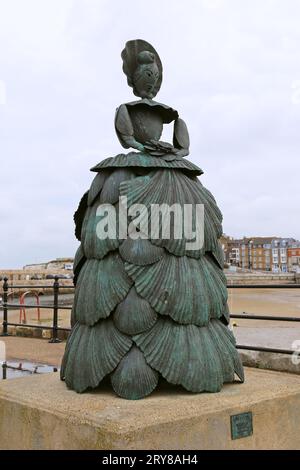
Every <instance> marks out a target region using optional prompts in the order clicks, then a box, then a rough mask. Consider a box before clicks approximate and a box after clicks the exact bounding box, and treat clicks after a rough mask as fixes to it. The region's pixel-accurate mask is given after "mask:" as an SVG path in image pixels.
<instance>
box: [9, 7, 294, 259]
mask: <svg viewBox="0 0 300 470" xmlns="http://www.w3.org/2000/svg"><path fill="white" fill-rule="evenodd" d="M299 22H300V2H299V0H249V1H248V0H243V1H241V0H185V1H182V0H151V1H150V2H149V1H145V0H126V1H121V0H0V158H1V166H0V174H1V182H0V197H1V199H0V268H13V267H22V266H23V265H24V264H27V263H36V262H40V261H45V260H49V259H52V258H56V257H63V256H72V255H73V254H74V251H75V249H76V247H77V242H76V240H75V237H74V234H73V220H72V217H73V212H74V210H75V209H76V207H77V204H78V201H79V199H80V197H81V195H82V193H83V192H84V191H85V190H86V189H87V188H88V187H89V184H90V182H91V179H92V177H93V174H92V173H90V172H89V168H90V167H92V166H93V165H95V164H96V163H98V162H100V161H101V160H103V159H104V158H106V157H109V156H114V155H116V154H118V153H121V152H123V151H124V150H123V149H122V148H121V146H120V144H119V142H118V140H117V137H116V136H115V133H114V123H113V120H114V112H115V108H116V107H117V106H118V105H119V104H121V103H124V102H127V101H131V100H133V99H135V98H134V97H133V95H132V92H131V89H130V88H129V87H128V86H127V84H126V77H125V75H124V74H123V72H122V63H121V59H120V52H121V50H122V48H123V46H124V43H125V42H126V40H129V39H135V38H142V39H145V40H147V41H149V42H151V43H152V44H153V45H154V47H155V48H156V49H157V50H158V52H159V54H160V56H161V59H162V62H163V66H164V81H163V85H162V88H161V91H160V93H159V94H158V96H157V98H156V99H157V100H158V101H161V102H163V103H166V104H168V105H171V106H173V107H175V108H176V109H178V111H179V113H180V115H181V116H182V117H183V118H184V119H185V121H186V123H187V125H188V128H189V131H190V138H191V153H190V156H189V158H190V159H191V160H192V161H193V162H194V163H196V164H198V165H199V166H200V167H201V168H202V169H203V170H204V172H205V174H204V175H203V176H202V182H203V183H204V185H205V186H206V187H208V188H209V189H210V190H211V191H212V192H213V194H214V195H215V197H216V199H217V201H218V204H219V206H220V208H221V209H222V211H223V215H224V232H225V233H227V234H229V235H232V236H236V237H240V236H243V235H249V236H253V235H261V236H263V235H277V236H285V237H287V236H288V237H295V238H300V216H299V202H300V184H299V181H300V163H299V161H300V27H299V24H300V23H299ZM166 137H168V134H167V135H166V136H165V138H166Z"/></svg>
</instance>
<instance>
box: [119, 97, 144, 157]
mask: <svg viewBox="0 0 300 470" xmlns="http://www.w3.org/2000/svg"><path fill="white" fill-rule="evenodd" d="M115 128H116V132H117V135H118V138H119V140H120V143H121V145H122V146H123V147H124V148H126V149H128V148H130V147H132V148H134V149H137V150H139V151H140V152H143V151H144V146H143V144H141V143H140V142H138V141H137V140H135V138H134V132H133V126H132V122H131V118H130V115H129V112H128V109H127V106H126V105H125V104H122V105H121V106H120V107H119V108H117V110H116V116H115Z"/></svg>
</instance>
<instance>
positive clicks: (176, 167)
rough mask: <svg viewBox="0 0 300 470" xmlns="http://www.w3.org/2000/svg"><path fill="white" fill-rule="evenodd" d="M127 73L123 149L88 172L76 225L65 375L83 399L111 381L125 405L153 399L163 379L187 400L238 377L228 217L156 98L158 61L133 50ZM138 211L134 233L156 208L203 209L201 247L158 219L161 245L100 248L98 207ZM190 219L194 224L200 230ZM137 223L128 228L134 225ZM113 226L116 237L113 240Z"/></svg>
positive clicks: (119, 119) (120, 123)
mask: <svg viewBox="0 0 300 470" xmlns="http://www.w3.org/2000/svg"><path fill="white" fill-rule="evenodd" d="M122 58H123V70H124V72H125V74H126V76H127V80H128V84H129V85H130V86H131V87H132V88H133V91H134V93H135V94H136V95H137V96H139V97H141V98H142V99H141V100H139V101H135V102H132V103H127V104H123V105H121V106H120V107H119V108H118V110H117V113H116V118H115V128H116V132H117V136H118V138H119V140H120V143H121V144H122V146H123V147H125V148H133V149H135V150H137V151H138V153H136V152H130V153H128V154H127V155H126V154H120V155H117V156H116V157H111V158H108V159H106V160H104V161H103V162H101V163H99V164H98V165H96V166H95V167H93V168H92V171H95V172H97V175H96V176H95V178H94V180H93V182H92V184H91V187H90V189H89V191H88V192H86V193H85V194H84V196H83V198H82V199H81V201H80V204H79V207H78V210H77V211H76V213H75V216H74V220H75V225H76V230H75V234H76V236H77V238H78V239H79V240H80V241H81V245H80V247H79V249H78V251H77V253H76V257H75V262H74V273H75V280H76V283H77V284H76V291H75V302H74V309H73V312H72V322H73V325H74V326H73V330H72V333H71V335H70V337H69V340H68V343H67V346H66V351H65V355H64V359H63V364H62V371H61V378H62V379H63V380H65V381H66V384H67V386H68V387H69V388H71V389H74V390H76V391H77V392H84V391H85V390H88V389H90V388H96V387H99V386H100V388H101V381H102V380H103V379H107V378H109V379H110V380H111V384H112V387H113V389H114V391H115V392H116V393H117V394H118V395H119V396H121V397H124V398H128V399H132V400H136V399H139V398H143V397H144V396H147V395H149V394H150V393H151V392H152V391H153V390H154V389H155V388H156V386H157V384H158V383H159V379H160V377H163V378H164V379H166V380H167V381H168V382H170V383H171V384H177V385H182V386H183V387H184V388H185V389H186V390H189V391H191V392H203V391H207V392H218V391H219V390H220V389H221V387H222V385H223V383H225V382H233V381H234V376H235V374H237V375H238V377H239V378H240V380H241V381H243V380H244V376H243V368H242V365H241V361H240V359H239V356H238V353H237V350H236V348H235V340H234V337H233V334H232V333H231V331H229V329H228V327H227V324H228V307H227V289H226V279H225V276H224V274H223V271H222V268H223V256H222V249H221V246H220V243H219V241H218V239H219V238H220V236H221V235H222V214H221V212H220V210H219V208H218V206H217V203H216V201H215V199H214V197H213V196H212V194H211V193H210V192H209V191H208V190H207V189H206V188H204V186H203V185H202V184H201V183H200V181H199V180H198V179H197V176H199V175H201V174H202V170H201V169H200V168H198V167H197V166H196V165H194V164H193V163H191V162H189V161H187V160H186V159H185V158H184V157H186V156H187V155H188V154H189V136H188V130H187V126H186V124H185V123H184V121H183V120H182V119H181V118H179V115H178V112H177V111H176V110H174V109H173V108H171V107H169V106H167V105H164V104H161V103H157V102H154V101H153V98H154V96H155V95H156V93H157V92H158V90H159V88H160V85H161V80H162V64H161V61H160V59H159V56H158V54H157V52H156V51H155V49H154V48H153V47H152V46H151V45H150V44H149V43H147V42H146V41H142V40H135V41H129V42H128V43H127V44H126V47H125V49H124V51H123V53H122ZM171 122H174V134H173V143H172V144H169V143H165V142H161V141H160V140H159V139H160V136H161V133H162V130H163V125H164V124H166V123H171ZM120 196H123V197H125V196H126V198H127V202H128V205H129V206H132V205H134V204H143V205H144V208H145V211H144V212H142V213H140V214H139V217H138V218H133V220H132V218H128V219H127V224H128V227H129V228H128V232H129V234H130V233H131V232H130V231H131V230H132V229H133V228H135V224H136V225H137V226H138V227H139V229H141V227H145V225H142V223H144V224H146V223H147V224H148V225H149V224H150V223H151V220H149V213H150V211H149V209H150V208H151V206H152V205H153V204H158V205H162V204H167V205H168V206H172V205H173V204H178V205H179V206H180V207H183V206H184V205H185V204H191V205H192V206H193V207H195V206H196V205H197V204H202V205H204V245H203V247H201V248H198V249H194V250H193V249H191V250H188V249H187V248H186V242H187V241H189V240H188V238H186V236H185V233H184V231H183V233H182V235H183V237H182V238H181V239H177V238H176V237H175V236H174V233H173V235H172V231H171V232H170V233H171V236H170V237H169V238H167V237H165V236H164V235H163V232H162V226H161V225H162V219H161V220H160V221H158V225H157V229H158V231H157V233H158V236H153V235H150V236H149V237H148V239H147V240H144V239H142V238H139V239H132V238H130V237H129V238H128V239H127V240H125V241H124V240H123V239H119V238H118V235H117V236H116V237H107V238H104V239H100V238H99V237H98V235H97V226H98V223H99V221H101V220H102V218H103V215H98V212H97V209H98V207H99V204H110V205H111V206H112V207H113V208H114V210H113V211H112V212H111V213H110V215H109V216H108V217H107V222H108V223H109V220H110V219H109V217H113V216H114V214H117V215H118V214H119V212H120V210H121V207H120V202H119V197H120ZM195 223H196V222H195V219H192V225H193V227H194V226H195ZM132 224H133V225H132ZM118 228H119V227H118V223H117V224H116V229H117V230H116V233H117V234H118V233H119V231H118Z"/></svg>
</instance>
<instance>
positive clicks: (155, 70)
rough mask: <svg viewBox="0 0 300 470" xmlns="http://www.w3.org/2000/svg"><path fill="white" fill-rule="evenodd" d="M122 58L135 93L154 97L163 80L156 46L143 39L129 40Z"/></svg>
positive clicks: (129, 82)
mask: <svg viewBox="0 0 300 470" xmlns="http://www.w3.org/2000/svg"><path fill="white" fill-rule="evenodd" d="M122 59H123V71H124V73H125V74H126V75H127V82H128V85H129V86H131V87H132V88H133V93H134V94H135V95H136V96H139V97H140V98H149V99H152V98H154V96H156V94H157V93H158V91H159V89H160V86H161V82H162V64H161V61H160V58H159V55H158V54H157V52H156V50H155V49H154V47H152V46H151V44H149V43H148V42H146V41H143V40H142V39H136V40H133V41H128V42H127V43H126V46H125V49H124V50H123V51H122Z"/></svg>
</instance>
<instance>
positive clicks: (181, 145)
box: [173, 118, 190, 157]
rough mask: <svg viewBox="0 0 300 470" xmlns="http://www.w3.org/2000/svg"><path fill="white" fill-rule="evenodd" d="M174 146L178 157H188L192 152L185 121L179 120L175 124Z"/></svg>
mask: <svg viewBox="0 0 300 470" xmlns="http://www.w3.org/2000/svg"><path fill="white" fill-rule="evenodd" d="M173 145H174V147H175V148H176V149H178V150H177V151H176V155H177V156H179V157H186V156H187V155H188V154H189V153H190V152H189V148H190V138H189V132H188V129H187V126H186V123H185V122H184V120H183V119H181V118H177V119H176V120H175V122H174V133H173Z"/></svg>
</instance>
